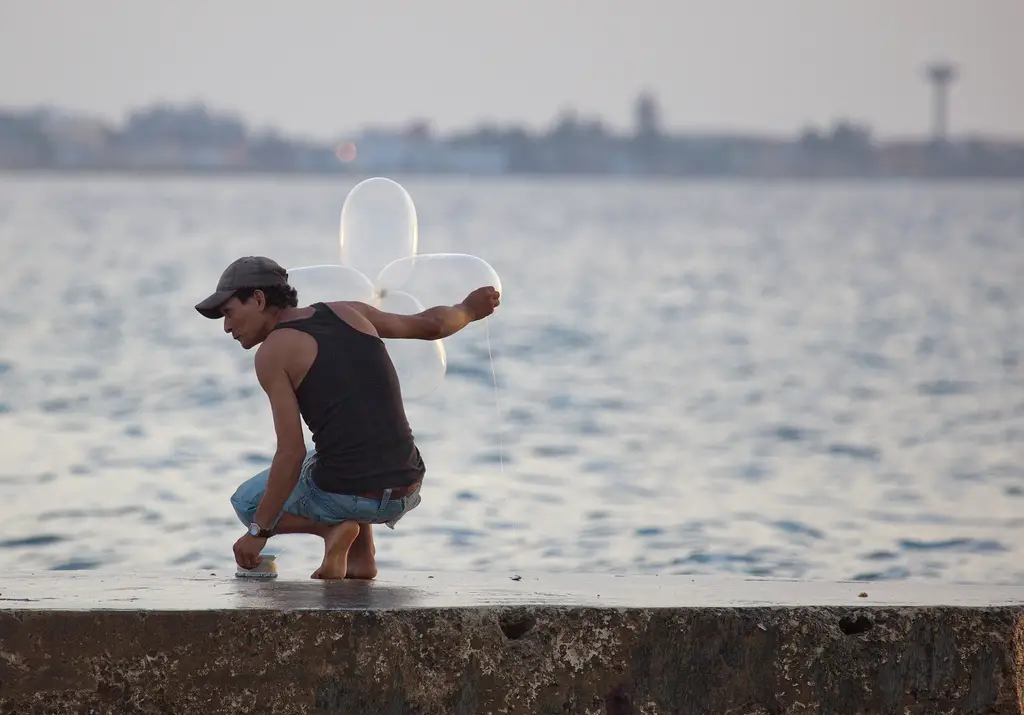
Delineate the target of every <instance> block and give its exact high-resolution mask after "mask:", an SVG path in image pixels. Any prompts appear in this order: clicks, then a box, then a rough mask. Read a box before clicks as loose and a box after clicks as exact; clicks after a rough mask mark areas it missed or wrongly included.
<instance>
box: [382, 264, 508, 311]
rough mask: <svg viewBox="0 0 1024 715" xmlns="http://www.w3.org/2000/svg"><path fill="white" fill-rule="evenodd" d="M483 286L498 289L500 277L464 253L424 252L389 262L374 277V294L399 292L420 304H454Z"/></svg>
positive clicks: (488, 266) (488, 265) (428, 305)
mask: <svg viewBox="0 0 1024 715" xmlns="http://www.w3.org/2000/svg"><path fill="white" fill-rule="evenodd" d="M483 286H492V287H493V288H494V289H495V290H497V291H498V292H501V279H500V278H498V274H497V273H496V272H495V271H494V269H493V268H491V266H490V264H488V263H487V261H485V260H483V259H482V258H477V257H476V256H470V255H468V254H466V253H426V254H422V255H418V256H409V257H407V258H400V259H398V260H396V261H392V262H391V263H389V264H388V265H387V266H385V267H384V270H382V271H381V272H380V275H378V276H377V280H376V281H375V282H374V289H375V291H376V293H377V295H384V296H387V295H389V294H391V293H392V292H394V291H402V292H404V293H408V294H411V295H414V296H416V299H417V300H419V301H420V302H421V303H422V304H423V305H425V306H427V307H428V308H429V307H432V306H435V305H454V304H456V303H459V302H461V301H462V300H463V299H464V298H465V297H466V296H467V295H469V294H470V293H471V292H473V291H474V290H476V289H477V288H480V287H483Z"/></svg>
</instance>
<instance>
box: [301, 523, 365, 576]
mask: <svg viewBox="0 0 1024 715" xmlns="http://www.w3.org/2000/svg"><path fill="white" fill-rule="evenodd" d="M357 536H359V524H357V523H356V522H354V521H343V522H341V523H340V524H338V525H336V526H332V527H331V528H330V529H329V530H328V531H327V533H326V534H325V535H324V561H323V563H322V564H320V568H318V569H317V570H316V571H314V572H313V575H312V576H311V577H310V578H321V579H335V578H345V572H346V571H347V570H348V550H349V547H351V546H352V542H353V541H355V540H356V537H357Z"/></svg>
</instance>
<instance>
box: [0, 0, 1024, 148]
mask: <svg viewBox="0 0 1024 715" xmlns="http://www.w3.org/2000/svg"><path fill="white" fill-rule="evenodd" d="M1022 37H1024V0H693V1H692V2H688V1H687V0H619V1H618V2H612V1H611V0H575V1H569V0H516V1H515V2H502V3H499V2H488V1H486V0H429V1H428V0H350V1H348V2H339V1H338V0H334V1H333V2H332V1H329V0H293V1H292V2H287V3H286V2H270V0H247V1H245V2H242V1H241V0H202V1H200V0H173V1H170V2H150V1H147V0H0V106H6V107H12V106H16V107H25V106H28V105H35V104H40V103H50V104H56V105H59V106H63V107H67V108H72V109H76V110H83V111H86V112H88V113H91V114H95V115H98V116H101V117H105V118H109V119H112V120H116V121H120V120H122V119H123V118H124V116H125V114H126V112H127V111H128V110H130V109H132V108H137V107H140V106H143V105H146V104H149V103H152V102H155V101H170V102H175V103H181V102H188V101H194V100H199V101H203V102H205V103H207V104H208V105H210V106H211V107H213V108H215V109H218V110H223V111H228V112H234V113H238V114H240V115H241V116H242V117H243V118H244V119H245V120H246V121H247V122H248V123H249V124H250V126H252V127H264V126H276V127H278V128H280V129H282V130H284V131H285V132H287V133H290V134H305V135H308V136H311V137H316V138H321V139H333V138H338V137H343V136H345V135H346V133H348V132H352V131H354V130H357V129H358V128H360V127H362V126H364V125H365V124H367V123H378V122H382V123H399V122H404V121H406V120H408V119H410V118H413V117H422V118H426V119H429V120H431V121H432V122H433V123H434V126H435V128H437V129H439V130H442V131H448V130H450V129H452V128H455V127H469V126H471V125H473V124H474V123H476V122H477V121H478V120H480V119H482V118H490V119H494V120H497V121H502V122H504V121H517V122H524V123H527V124H529V125H531V126H532V127H534V128H540V127H543V126H547V125H548V124H550V122H551V121H552V120H553V118H554V117H555V116H556V115H557V113H558V112H560V111H561V110H563V109H566V108H570V107H571V108H575V109H576V110H578V111H579V112H580V113H581V114H585V115H600V116H602V117H604V118H605V119H606V120H607V121H608V122H609V123H610V124H611V125H612V126H614V127H616V128H620V129H624V128H627V127H629V126H630V125H631V122H632V114H631V112H632V109H631V104H632V101H633V99H634V97H635V96H636V94H637V93H638V92H639V91H640V90H642V89H650V90H652V91H653V92H655V93H656V94H657V96H658V97H659V99H660V102H661V105H662V110H663V117H664V122H665V124H666V125H667V126H669V127H671V128H674V129H679V130H690V131H702V130H714V131H718V130H730V129H740V130H765V131H771V132H784V133H793V132H796V131H798V130H799V129H800V128H801V127H803V126H804V125H805V124H807V123H817V124H826V123H830V122H831V121H832V120H833V119H834V118H836V117H840V116H848V117H851V118H854V119H857V120H861V121H865V122H868V123H870V124H871V125H872V126H873V127H874V129H875V132H876V133H877V134H879V135H883V136H892V135H896V134H900V135H903V134H917V133H923V132H927V131H928V130H929V127H930V117H929V113H930V95H929V88H928V86H927V84H926V83H925V82H924V80H923V79H922V67H923V65H924V64H925V63H926V62H928V61H929V60H931V59H933V58H948V59H951V60H953V61H955V62H957V63H959V64H960V65H961V68H962V70H961V72H962V73H961V77H960V78H959V79H958V81H957V82H956V84H955V85H954V86H953V89H952V94H951V112H950V131H951V132H952V133H954V134H957V133H963V132H986V133H998V134H1003V135H1015V136H1017V137H1024V80H1021V72H1022V71H1024V41H1021V38H1022Z"/></svg>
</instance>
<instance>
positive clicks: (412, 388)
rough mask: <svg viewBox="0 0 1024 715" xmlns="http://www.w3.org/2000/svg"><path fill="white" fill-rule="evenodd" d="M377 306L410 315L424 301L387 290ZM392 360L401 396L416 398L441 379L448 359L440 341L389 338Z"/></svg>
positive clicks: (428, 392)
mask: <svg viewBox="0 0 1024 715" xmlns="http://www.w3.org/2000/svg"><path fill="white" fill-rule="evenodd" d="M378 307H379V308H380V309H381V310H384V311H387V312H388V313H398V314H400V315H412V314H413V313H419V312H421V311H422V310H423V304H422V303H420V302H419V301H418V300H416V298H414V297H413V296H411V295H409V294H408V293H403V292H402V291H393V292H389V293H388V294H387V295H385V296H382V297H381V298H380V299H379V305H378ZM384 343H385V344H386V345H387V348H388V354H389V355H390V356H391V362H393V363H394V365H395V371H396V372H397V373H398V381H399V382H400V383H401V385H402V396H403V397H406V398H416V397H423V396H424V395H428V394H430V393H431V392H433V391H434V390H436V389H437V388H438V386H439V385H440V384H441V382H442V381H443V380H444V374H445V370H446V369H447V367H448V359H447V356H446V354H445V349H444V344H443V343H442V342H441V341H440V340H410V339H404V338H402V339H398V338H388V339H385V340H384Z"/></svg>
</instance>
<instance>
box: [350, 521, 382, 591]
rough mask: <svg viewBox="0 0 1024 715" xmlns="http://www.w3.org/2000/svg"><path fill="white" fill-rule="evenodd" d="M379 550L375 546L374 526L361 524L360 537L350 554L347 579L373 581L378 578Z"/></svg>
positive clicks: (354, 543) (353, 544) (357, 538)
mask: <svg viewBox="0 0 1024 715" xmlns="http://www.w3.org/2000/svg"><path fill="white" fill-rule="evenodd" d="M376 554H377V548H376V547H375V546H374V544H373V524H360V525H359V536H357V537H356V540H355V541H354V542H353V543H352V548H351V549H349V552H348V564H347V566H348V568H347V570H346V572H345V578H363V579H372V578H376V577H377V561H376V559H375V558H374V556H375V555H376Z"/></svg>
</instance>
